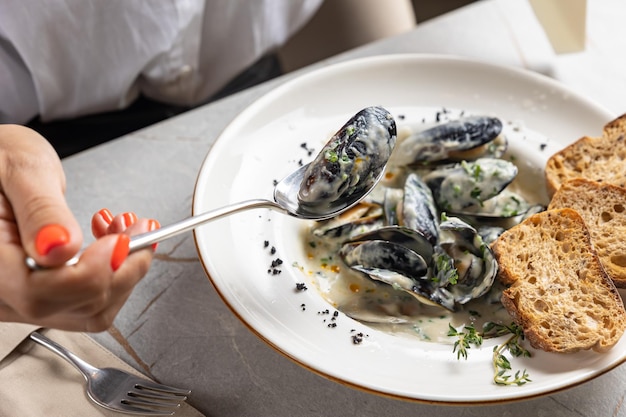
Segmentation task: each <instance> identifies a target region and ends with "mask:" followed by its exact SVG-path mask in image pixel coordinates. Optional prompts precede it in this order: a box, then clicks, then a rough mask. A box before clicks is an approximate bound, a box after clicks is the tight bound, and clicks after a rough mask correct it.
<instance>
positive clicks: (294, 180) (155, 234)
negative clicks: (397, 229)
mask: <svg viewBox="0 0 626 417" xmlns="http://www.w3.org/2000/svg"><path fill="white" fill-rule="evenodd" d="M308 165H309V164H307V165H304V166H302V167H300V168H299V169H298V170H296V171H294V172H293V173H291V174H289V175H288V176H287V177H285V178H283V179H282V180H281V181H280V182H279V183H278V184H277V185H276V187H275V188H274V201H271V200H265V199H255V200H247V201H242V202H240V203H234V204H230V205H228V206H224V207H221V208H217V209H214V210H210V211H207V212H204V213H200V214H197V215H195V216H191V217H188V218H186V219H184V220H181V221H178V222H176V223H173V224H170V225H168V226H165V227H162V228H160V229H157V230H154V231H151V232H147V233H143V234H140V235H135V236H133V237H131V239H130V244H129V247H130V251H131V252H134V251H137V250H140V249H144V248H147V247H149V246H151V245H153V244H154V243H157V242H160V241H162V240H165V239H169V238H170V237H174V236H176V235H179V234H181V233H184V232H187V231H189V230H192V229H194V228H196V227H198V226H200V225H202V224H204V223H208V222H210V221H212V220H217V219H219V218H222V217H224V216H228V215H230V214H235V213H238V212H240V211H244V210H250V209H254V208H269V209H272V210H276V211H279V212H281V213H284V214H288V215H291V216H294V217H297V218H299V219H305V220H325V219H329V218H331V217H334V216H336V215H338V214H340V213H342V212H344V211H346V210H347V209H349V208H350V207H352V206H354V205H356V204H357V203H358V202H359V201H361V200H362V199H363V198H365V196H366V195H367V194H369V192H370V191H371V190H372V189H373V188H374V186H375V185H376V184H377V183H378V181H380V179H381V178H382V176H383V172H381V173H380V175H379V176H378V178H377V180H376V181H375V182H374V183H373V184H372V185H371V186H370V187H369V188H367V189H365V190H363V191H362V192H360V193H354V194H351V195H349V196H347V197H345V198H341V199H338V200H336V201H334V202H332V203H330V204H328V205H327V206H325V207H323V208H322V209H320V208H317V207H316V209H315V210H312V209H311V208H309V207H307V206H306V205H303V204H301V203H300V201H299V200H298V191H299V189H300V184H301V183H302V180H303V178H304V172H305V171H306V169H307V167H308ZM383 171H384V170H383ZM79 256H80V253H79V254H78V255H76V256H74V257H73V258H72V259H70V260H69V261H67V262H66V265H74V264H76V263H77V262H78V259H79ZM26 265H27V266H28V267H29V268H30V269H32V270H39V269H46V267H43V266H41V265H39V264H37V262H35V260H34V259H33V258H31V257H27V258H26Z"/></svg>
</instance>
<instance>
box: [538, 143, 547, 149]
mask: <svg viewBox="0 0 626 417" xmlns="http://www.w3.org/2000/svg"><path fill="white" fill-rule="evenodd" d="M546 146H548V144H547V143H542V144H541V145H539V149H540V150H542V151H543V150H545V149H546Z"/></svg>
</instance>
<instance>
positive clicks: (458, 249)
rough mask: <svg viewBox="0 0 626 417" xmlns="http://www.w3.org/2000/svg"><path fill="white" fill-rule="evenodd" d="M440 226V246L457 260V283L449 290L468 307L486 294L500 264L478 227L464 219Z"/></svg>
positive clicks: (455, 261) (453, 219)
mask: <svg viewBox="0 0 626 417" xmlns="http://www.w3.org/2000/svg"><path fill="white" fill-rule="evenodd" d="M439 227H440V230H441V233H440V240H439V245H440V247H441V248H442V249H443V250H444V251H445V252H446V253H447V254H448V255H449V256H450V257H451V258H452V259H454V264H455V267H456V271H457V276H458V278H457V283H456V284H454V285H451V286H449V287H448V288H449V290H450V292H451V293H452V295H453V296H454V301H455V302H457V303H459V304H465V303H467V302H468V301H470V300H472V299H475V298H479V297H481V296H482V295H484V294H486V293H487V292H488V291H489V289H490V288H491V286H492V285H493V283H494V281H495V278H496V274H497V272H498V264H497V262H496V259H495V257H494V255H493V252H492V251H491V249H490V248H489V246H488V245H487V244H485V242H484V241H483V239H482V238H481V236H480V234H479V233H478V231H477V230H476V229H475V228H473V227H472V226H470V225H469V224H467V223H466V222H464V221H462V220H461V219H458V218H455V217H450V218H448V219H446V220H444V221H443V222H441V224H440V225H439Z"/></svg>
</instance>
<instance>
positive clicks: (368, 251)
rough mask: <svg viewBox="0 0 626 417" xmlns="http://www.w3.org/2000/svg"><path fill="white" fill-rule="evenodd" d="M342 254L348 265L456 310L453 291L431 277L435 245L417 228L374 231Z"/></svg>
mask: <svg viewBox="0 0 626 417" xmlns="http://www.w3.org/2000/svg"><path fill="white" fill-rule="evenodd" d="M339 255H340V256H341V259H342V260H343V262H344V263H345V264H346V265H347V266H349V267H350V268H352V269H353V270H355V271H359V272H361V273H363V274H365V275H367V276H369V277H370V278H371V279H373V280H376V281H379V282H383V283H385V284H388V285H391V286H392V287H394V288H395V289H398V290H401V291H405V292H407V293H409V294H411V295H412V296H414V297H415V298H417V299H418V300H419V301H421V302H422V303H425V304H429V305H437V306H442V307H444V308H447V309H449V310H453V309H454V299H453V297H452V296H451V294H450V293H449V292H448V290H447V289H445V288H443V287H442V286H440V285H439V284H438V283H437V282H435V281H433V280H432V279H431V277H430V273H429V271H430V263H431V261H432V256H433V247H432V246H431V244H430V243H429V242H428V241H427V239H426V238H425V237H424V236H423V235H422V234H421V233H418V232H417V231H415V230H412V229H408V228H406V227H402V226H390V227H385V228H382V229H378V230H374V231H371V232H368V233H365V234H364V235H361V236H358V237H356V238H355V239H353V240H352V241H349V242H346V243H344V244H343V245H342V247H341V250H340V251H339Z"/></svg>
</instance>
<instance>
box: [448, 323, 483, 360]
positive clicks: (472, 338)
mask: <svg viewBox="0 0 626 417" xmlns="http://www.w3.org/2000/svg"><path fill="white" fill-rule="evenodd" d="M448 336H450V337H457V340H456V341H455V342H454V348H453V349H452V353H454V352H456V358H457V359H461V357H462V358H463V359H466V360H467V350H468V349H470V348H471V345H474V346H480V345H482V343H483V338H482V336H481V335H480V334H479V333H478V332H477V331H476V328H475V327H474V326H471V325H470V326H465V327H463V330H460V331H459V330H457V329H455V328H454V327H452V325H451V324H448Z"/></svg>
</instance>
